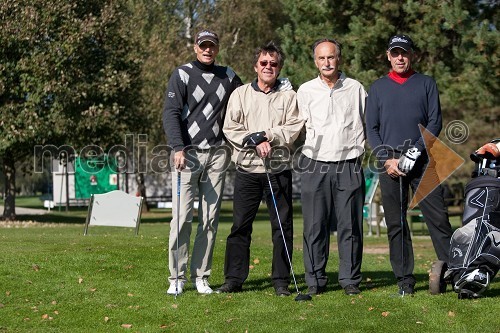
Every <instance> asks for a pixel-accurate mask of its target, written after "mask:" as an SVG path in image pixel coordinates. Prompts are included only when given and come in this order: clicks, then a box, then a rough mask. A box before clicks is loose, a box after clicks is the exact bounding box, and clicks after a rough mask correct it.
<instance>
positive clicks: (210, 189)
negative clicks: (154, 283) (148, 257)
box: [168, 149, 229, 282]
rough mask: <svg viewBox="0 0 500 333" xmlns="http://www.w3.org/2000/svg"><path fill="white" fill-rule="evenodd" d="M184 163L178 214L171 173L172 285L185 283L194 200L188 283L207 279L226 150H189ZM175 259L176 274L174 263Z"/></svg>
mask: <svg viewBox="0 0 500 333" xmlns="http://www.w3.org/2000/svg"><path fill="white" fill-rule="evenodd" d="M187 160H188V163H187V168H186V169H184V170H183V171H182V172H181V187H180V210H179V211H178V212H177V173H176V172H174V173H172V221H171V222H170V235H169V239H168V248H169V253H168V267H169V270H170V277H169V280H170V282H174V281H175V279H176V277H178V278H179V280H181V281H184V282H186V281H187V278H186V272H187V265H188V258H189V245H190V237H191V229H192V222H193V211H194V207H193V206H194V201H195V200H199V207H198V227H197V229H196V238H195V240H194V245H193V252H192V255H191V265H190V273H191V281H193V282H195V281H196V278H203V277H207V278H208V277H209V276H210V273H211V270H212V256H213V250H214V245H215V238H216V234H217V226H218V224H219V212H220V205H221V201H222V190H223V188H224V181H225V176H226V167H227V164H228V161H229V156H228V154H227V150H224V149H212V150H207V151H198V150H195V149H191V150H189V151H188V153H187ZM196 194H198V197H196ZM177 216H179V219H177ZM177 225H179V252H178V253H176V252H177ZM177 257H178V260H179V261H178V265H179V267H178V268H179V271H178V272H177V271H176V266H177V265H176V262H175V260H176V258H177Z"/></svg>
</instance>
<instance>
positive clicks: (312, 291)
mask: <svg viewBox="0 0 500 333" xmlns="http://www.w3.org/2000/svg"><path fill="white" fill-rule="evenodd" d="M325 290H326V286H323V287H321V286H309V288H307V293H308V294H309V295H319V294H322V293H324V292H325Z"/></svg>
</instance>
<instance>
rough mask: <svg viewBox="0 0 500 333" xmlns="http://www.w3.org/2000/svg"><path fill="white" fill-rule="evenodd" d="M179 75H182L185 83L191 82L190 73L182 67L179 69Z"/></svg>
mask: <svg viewBox="0 0 500 333" xmlns="http://www.w3.org/2000/svg"><path fill="white" fill-rule="evenodd" d="M179 76H180V77H181V80H182V82H184V84H185V85H186V86H187V85H188V83H189V74H188V73H186V72H185V71H183V70H182V69H179Z"/></svg>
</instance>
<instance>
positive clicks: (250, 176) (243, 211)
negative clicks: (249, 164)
mask: <svg viewBox="0 0 500 333" xmlns="http://www.w3.org/2000/svg"><path fill="white" fill-rule="evenodd" d="M270 178H271V184H272V187H273V191H274V195H275V199H276V205H277V207H278V212H279V217H280V219H281V224H282V227H283V233H284V235H285V241H286V245H287V248H288V251H289V254H290V259H291V257H292V249H293V220H292V217H293V207H292V173H291V172H290V170H286V171H283V172H280V173H276V174H270ZM263 195H265V199H266V204H267V209H268V211H269V216H270V220H271V230H272V232H271V234H272V240H273V261H272V275H271V276H272V281H273V286H274V287H275V288H277V287H287V286H288V285H289V284H290V265H289V263H288V258H287V254H286V250H285V245H284V242H283V237H282V235H281V230H280V225H279V222H278V217H277V216H276V210H275V208H274V203H273V198H272V196H271V191H270V189H269V183H268V180H267V176H266V174H265V173H248V172H245V171H242V170H238V172H236V178H235V183H234V201H233V216H234V220H233V226H232V227H231V233H230V234H229V236H228V237H227V241H226V258H225V263H224V275H225V279H226V283H231V284H238V285H241V284H243V282H245V280H246V279H247V278H248V266H249V264H250V243H251V240H252V224H253V221H254V219H255V216H256V214H257V211H258V209H259V205H260V202H261V200H262V197H263Z"/></svg>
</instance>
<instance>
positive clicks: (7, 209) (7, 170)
mask: <svg viewBox="0 0 500 333" xmlns="http://www.w3.org/2000/svg"><path fill="white" fill-rule="evenodd" d="M3 174H4V176H5V201H4V210H3V219H4V220H11V221H12V220H15V219H16V167H15V161H14V156H13V155H12V153H11V152H8V151H7V152H6V153H5V155H4V157H3Z"/></svg>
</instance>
